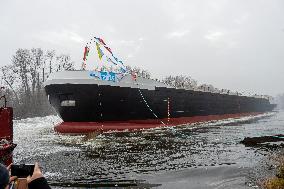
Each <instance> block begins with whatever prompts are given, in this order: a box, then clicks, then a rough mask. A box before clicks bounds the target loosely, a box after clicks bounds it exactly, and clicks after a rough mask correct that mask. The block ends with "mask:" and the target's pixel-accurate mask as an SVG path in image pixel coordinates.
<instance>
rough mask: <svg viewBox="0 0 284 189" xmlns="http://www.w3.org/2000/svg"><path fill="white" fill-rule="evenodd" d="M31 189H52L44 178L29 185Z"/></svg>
mask: <svg viewBox="0 0 284 189" xmlns="http://www.w3.org/2000/svg"><path fill="white" fill-rule="evenodd" d="M29 189H51V188H50V187H49V185H48V184H47V181H46V179H45V178H44V177H40V178H37V179H35V180H33V181H32V182H30V183H29Z"/></svg>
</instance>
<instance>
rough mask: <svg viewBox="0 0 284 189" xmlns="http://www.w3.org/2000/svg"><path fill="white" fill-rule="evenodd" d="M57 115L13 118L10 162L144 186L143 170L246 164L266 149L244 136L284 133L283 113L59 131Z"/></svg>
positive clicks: (60, 177)
mask: <svg viewBox="0 0 284 189" xmlns="http://www.w3.org/2000/svg"><path fill="white" fill-rule="evenodd" d="M58 122H60V119H59V118H58V117H56V116H48V117H43V118H31V119H25V120H19V121H14V132H15V134H14V137H15V143H17V144H18V146H17V148H16V149H15V152H14V161H15V163H33V162H34V161H39V162H41V166H42V167H43V168H44V171H45V175H46V177H47V178H48V180H49V181H50V182H51V183H53V184H54V185H58V184H59V183H61V184H62V185H63V186H68V185H70V184H71V185H72V183H73V186H74V187H75V185H74V183H76V186H85V187H86V186H92V185H93V186H98V185H100V186H106V187H108V186H126V185H129V186H135V185H137V184H138V185H139V184H140V185H141V184H142V185H143V184H144V186H145V187H151V186H156V185H151V184H149V185H147V184H148V183H147V181H141V180H140V179H142V180H143V178H146V177H144V176H143V175H151V174H153V175H154V174H156V173H164V172H167V171H175V170H184V169H189V168H196V167H213V166H220V165H232V164H233V165H237V166H242V167H251V166H253V165H254V164H255V162H257V161H258V160H259V159H261V158H262V157H263V156H264V155H265V154H266V153H268V152H267V151H266V150H263V149H261V148H259V149H255V148H250V147H245V146H244V145H242V144H240V141H241V140H243V139H244V137H253V136H262V135H273V134H284V130H283V123H284V113H283V112H280V113H267V114H265V115H261V116H254V117H245V118H240V119H228V120H224V121H215V122H207V123H200V124H195V125H185V126H179V127H174V128H157V129H151V130H143V131H136V132H121V133H105V134H99V135H96V134H92V135H89V136H68V135H59V134H56V133H55V132H54V131H53V125H54V124H56V123H58Z"/></svg>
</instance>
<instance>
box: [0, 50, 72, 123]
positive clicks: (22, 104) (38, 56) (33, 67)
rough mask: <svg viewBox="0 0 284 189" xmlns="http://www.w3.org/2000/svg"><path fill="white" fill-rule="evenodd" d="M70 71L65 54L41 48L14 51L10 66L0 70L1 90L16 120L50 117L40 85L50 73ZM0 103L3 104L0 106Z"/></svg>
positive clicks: (68, 60)
mask: <svg viewBox="0 0 284 189" xmlns="http://www.w3.org/2000/svg"><path fill="white" fill-rule="evenodd" d="M61 70H74V62H73V61H72V60H71V57H70V56H69V55H67V54H56V52H55V51H54V50H42V49H41V48H32V49H18V50H17V51H16V53H15V54H14V55H13V56H12V61H11V63H10V64H8V65H5V66H3V67H1V68H0V74H1V86H2V87H5V89H2V91H1V92H2V93H4V94H5V95H6V97H7V100H8V105H9V106H12V107H13V108H14V117H15V118H16V119H17V118H18V119H20V118H26V117H33V116H44V115H48V114H52V113H54V112H53V109H52V108H51V107H50V105H49V103H48V101H47V98H46V95H45V92H44V90H43V83H44V82H45V81H46V79H47V78H48V77H49V75H50V74H51V73H53V72H57V71H61ZM0 103H3V102H0Z"/></svg>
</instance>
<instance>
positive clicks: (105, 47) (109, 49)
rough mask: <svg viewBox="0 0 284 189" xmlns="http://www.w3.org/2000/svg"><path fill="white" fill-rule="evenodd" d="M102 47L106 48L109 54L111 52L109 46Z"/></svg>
mask: <svg viewBox="0 0 284 189" xmlns="http://www.w3.org/2000/svg"><path fill="white" fill-rule="evenodd" d="M104 47H105V48H106V50H108V52H110V54H112V51H111V49H110V48H109V47H107V46H104Z"/></svg>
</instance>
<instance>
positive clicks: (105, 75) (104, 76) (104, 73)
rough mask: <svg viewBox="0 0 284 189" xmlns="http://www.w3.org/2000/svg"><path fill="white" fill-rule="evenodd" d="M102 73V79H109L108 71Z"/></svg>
mask: <svg viewBox="0 0 284 189" xmlns="http://www.w3.org/2000/svg"><path fill="white" fill-rule="evenodd" d="M100 73H101V80H106V79H107V75H108V74H107V72H100Z"/></svg>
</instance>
